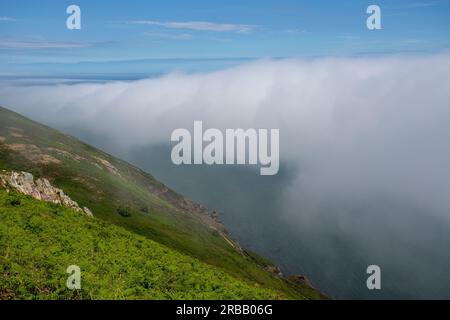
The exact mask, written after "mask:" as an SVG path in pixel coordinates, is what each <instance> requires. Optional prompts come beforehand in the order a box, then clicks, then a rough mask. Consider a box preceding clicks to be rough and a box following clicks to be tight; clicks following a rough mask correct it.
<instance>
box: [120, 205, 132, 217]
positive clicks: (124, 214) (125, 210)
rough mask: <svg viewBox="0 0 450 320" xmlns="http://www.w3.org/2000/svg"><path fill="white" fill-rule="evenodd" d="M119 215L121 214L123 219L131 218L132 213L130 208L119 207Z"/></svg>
mask: <svg viewBox="0 0 450 320" xmlns="http://www.w3.org/2000/svg"><path fill="white" fill-rule="evenodd" d="M117 213H118V214H120V215H121V216H122V217H125V218H127V217H131V211H130V208H128V207H119V208H117Z"/></svg>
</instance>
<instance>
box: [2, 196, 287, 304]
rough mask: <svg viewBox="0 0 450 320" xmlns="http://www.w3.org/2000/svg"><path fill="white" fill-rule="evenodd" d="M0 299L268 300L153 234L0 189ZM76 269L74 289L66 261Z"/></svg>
mask: <svg viewBox="0 0 450 320" xmlns="http://www.w3.org/2000/svg"><path fill="white" fill-rule="evenodd" d="M0 205H1V206H0V298H20V299H276V298H281V297H283V295H282V294H281V293H277V292H276V291H274V290H269V289H265V288H261V287H260V286H259V285H258V284H256V283H249V282H245V281H243V280H240V279H236V278H234V277H232V276H230V275H228V274H227V273H226V272H224V271H223V270H220V269H219V268H215V267H211V266H209V265H207V264H205V263H202V262H200V261H199V260H197V259H194V258H191V257H189V256H186V255H182V254H180V253H178V252H177V251H175V250H173V249H170V248H168V247H166V246H163V245H161V244H159V243H157V242H155V241H152V240H150V239H147V238H145V237H142V236H139V235H136V234H134V233H132V232H129V231H127V230H125V229H123V228H120V227H117V226H115V225H112V224H110V223H107V222H104V221H101V220H99V219H96V218H88V217H87V216H84V215H82V214H80V213H78V212H75V211H73V210H71V209H67V208H64V207H62V206H58V205H54V204H52V203H48V202H43V201H38V200H35V199H32V198H31V197H28V196H24V195H19V194H17V193H12V194H8V193H7V192H6V191H5V190H0ZM69 265H78V266H79V267H80V268H81V285H82V288H81V290H79V291H72V290H69V289H67V288H66V286H65V282H66V280H67V277H68V276H69V275H68V274H66V272H65V271H66V268H67V267H68V266H69Z"/></svg>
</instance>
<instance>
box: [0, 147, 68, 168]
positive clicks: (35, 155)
mask: <svg viewBox="0 0 450 320" xmlns="http://www.w3.org/2000/svg"><path fill="white" fill-rule="evenodd" d="M6 147H7V148H8V149H10V150H12V151H15V152H18V153H20V154H21V155H23V156H24V157H25V158H27V159H28V160H30V161H31V162H33V163H39V164H51V163H54V164H59V163H61V161H60V160H59V159H56V158H55V157H53V156H51V155H49V154H45V153H43V152H42V151H41V149H39V148H38V147H37V146H35V145H34V144H24V143H13V144H6Z"/></svg>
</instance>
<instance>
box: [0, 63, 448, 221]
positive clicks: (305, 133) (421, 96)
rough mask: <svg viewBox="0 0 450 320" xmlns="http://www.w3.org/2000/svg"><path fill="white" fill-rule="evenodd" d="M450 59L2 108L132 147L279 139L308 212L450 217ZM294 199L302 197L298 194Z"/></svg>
mask: <svg viewBox="0 0 450 320" xmlns="http://www.w3.org/2000/svg"><path fill="white" fill-rule="evenodd" d="M449 83H450V57H449V56H446V55H442V56H429V57H421V58H412V57H409V58H405V57H393V58H373V59H356V58H355V59H318V60H310V61H302V60H282V61H272V60H270V61H269V60H268V61H258V62H254V63H249V64H246V65H242V66H239V67H236V68H232V69H229V70H224V71H220V72H215V73H209V74H194V75H186V74H169V75H166V76H163V77H159V78H155V79H147V80H140V81H132V82H110V83H105V84H92V83H90V84H76V85H52V86H35V87H29V86H9V85H4V86H2V89H1V90H0V97H1V98H0V103H1V104H2V105H4V106H7V107H10V108H13V109H15V110H18V111H20V112H23V113H25V114H27V115H30V116H31V117H33V118H35V119H39V120H42V121H45V122H46V123H49V124H52V125H56V126H58V127H73V126H77V127H80V128H84V129H87V130H89V131H91V132H94V133H97V134H100V135H103V136H108V137H111V138H112V139H114V141H117V142H118V143H120V144H121V145H122V146H124V147H129V146H139V145H149V144H159V143H166V142H169V139H170V133H171V132H172V130H174V129H176V128H182V127H187V128H191V127H192V123H193V121H194V120H203V121H204V123H205V124H206V125H207V126H209V127H218V128H238V127H243V128H279V129H280V134H281V137H280V139H281V147H282V150H281V154H280V158H281V161H282V162H285V163H287V162H289V163H294V164H298V166H299V167H301V168H302V170H301V171H299V172H300V173H299V176H298V183H299V184H300V185H301V186H302V188H303V189H302V190H303V191H304V192H303V194H304V195H305V197H307V199H309V200H308V202H311V199H314V198H316V197H318V196H319V195H323V194H327V193H330V192H332V193H337V194H340V195H342V196H343V197H355V196H357V197H358V196H361V197H364V195H367V194H373V193H374V192H375V193H383V194H387V195H390V196H395V197H396V198H398V197H400V198H402V199H403V200H405V201H406V200H407V201H410V202H413V203H417V205H420V206H422V207H423V208H424V209H427V208H428V209H429V210H430V212H433V213H439V214H443V215H445V214H447V213H448V212H449V210H450V200H449V197H448V194H449V193H450V148H449V147H450V142H449V139H448V137H450V126H449V123H450V105H449V101H450V90H448V84H449ZM291 190H293V192H295V189H291Z"/></svg>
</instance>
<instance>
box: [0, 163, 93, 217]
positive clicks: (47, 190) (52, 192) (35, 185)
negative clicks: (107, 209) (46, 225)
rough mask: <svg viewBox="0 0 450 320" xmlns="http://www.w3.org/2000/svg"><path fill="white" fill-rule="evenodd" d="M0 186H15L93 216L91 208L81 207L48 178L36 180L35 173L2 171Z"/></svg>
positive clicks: (38, 198) (19, 190) (17, 189)
mask: <svg viewBox="0 0 450 320" xmlns="http://www.w3.org/2000/svg"><path fill="white" fill-rule="evenodd" d="M0 187H3V188H5V189H7V190H8V189H9V188H13V189H15V190H16V191H18V192H20V193H23V194H26V195H28V196H31V197H33V198H35V199H37V200H43V201H48V202H52V203H55V204H60V205H63V206H65V207H67V208H70V209H73V210H75V211H77V212H83V213H84V214H86V215H87V216H89V217H92V216H93V215H92V212H91V210H89V209H88V208H86V207H83V208H80V206H79V205H78V203H77V202H76V201H73V200H72V199H71V198H70V197H69V196H68V195H66V194H64V191H63V190H61V189H58V188H55V187H53V186H52V185H51V184H50V182H49V181H48V180H47V179H45V178H40V179H36V181H35V180H34V177H33V175H32V174H31V173H28V172H14V171H12V172H7V171H2V172H0Z"/></svg>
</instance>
